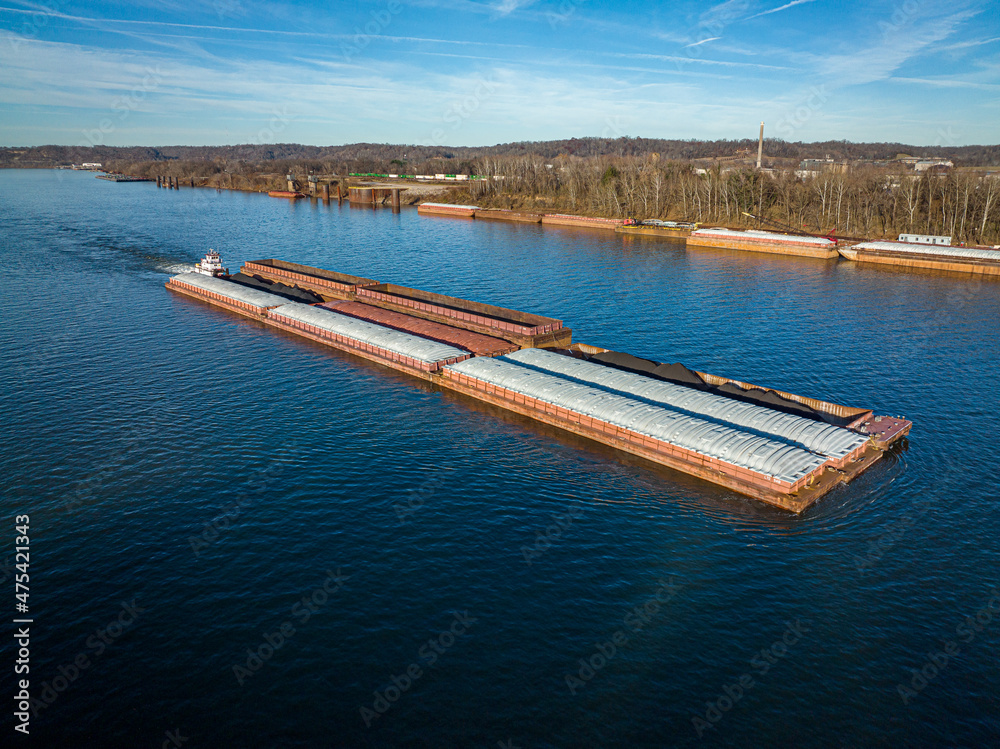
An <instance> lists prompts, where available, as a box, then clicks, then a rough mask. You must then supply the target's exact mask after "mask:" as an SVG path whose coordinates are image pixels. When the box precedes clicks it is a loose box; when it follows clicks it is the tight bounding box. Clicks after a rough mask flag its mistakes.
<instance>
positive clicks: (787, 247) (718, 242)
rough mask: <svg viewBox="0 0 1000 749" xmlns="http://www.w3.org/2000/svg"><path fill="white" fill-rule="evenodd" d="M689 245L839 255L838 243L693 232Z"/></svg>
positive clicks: (826, 257) (820, 256)
mask: <svg viewBox="0 0 1000 749" xmlns="http://www.w3.org/2000/svg"><path fill="white" fill-rule="evenodd" d="M685 241H686V243H687V246H688V247H701V248H706V249H715V250H720V249H721V250H739V251H740V252H763V253H766V254H769V255H798V256H800V257H813V258H819V259H821V260H832V259H833V258H836V257H838V255H839V254H840V253H838V252H837V247H836V245H834V246H832V247H828V248H827V247H811V246H809V245H800V244H795V243H792V242H789V243H778V242H768V241H758V240H750V239H736V238H724V237H699V236H697V235H696V234H691V235H690V236H689V237H688V238H687V239H686V240H685Z"/></svg>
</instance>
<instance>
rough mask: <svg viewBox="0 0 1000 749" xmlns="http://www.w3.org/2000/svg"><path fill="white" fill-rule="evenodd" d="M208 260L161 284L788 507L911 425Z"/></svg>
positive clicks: (498, 315) (274, 270) (562, 331)
mask: <svg viewBox="0 0 1000 749" xmlns="http://www.w3.org/2000/svg"><path fill="white" fill-rule="evenodd" d="M203 265H205V264H203ZM207 265H208V267H210V268H212V269H213V270H212V272H211V273H205V272H204V270H201V271H200V272H190V273H181V274H179V275H177V276H174V277H173V278H171V279H170V280H169V281H168V282H167V284H166V286H167V288H168V289H170V290H172V291H175V292H177V293H180V294H183V295H186V296H188V297H192V298H194V299H198V300H201V301H203V302H207V303H209V304H212V305H215V306H217V307H221V308H223V309H226V310H229V311H230V312H234V313H236V314H240V315H243V316H245V317H248V318H251V319H254V320H258V321H260V322H262V323H264V324H265V325H269V326H271V327H275V328H279V329H281V330H285V331H287V332H289V333H294V334H295V335H299V336H302V337H305V338H309V339H310V340H313V341H317V342H319V343H323V344H325V345H327V346H331V347H332V348H336V349H338V350H340V351H344V352H347V353H351V354H354V355H356V356H359V357H361V358H364V359H368V360H369V361H373V362H377V363H379V364H382V365H384V366H387V367H391V368H393V369H396V370H398V371H401V372H406V373H408V374H410V375H413V376H415V377H419V378H421V379H424V380H427V381H431V382H434V383H437V384H438V385H440V386H442V387H445V388H448V389H451V390H453V391H456V392H459V393H463V394H465V395H467V396H470V397H472V398H475V399H477V400H480V401H485V402H488V403H491V404H494V405H496V406H499V407H502V408H504V409H507V410H509V411H513V412H516V413H519V414H522V415H524V416H528V417H530V418H532V419H535V420H537V421H540V422H544V423H546V424H550V425H552V426H555V427H558V428H560V429H563V430H565V431H568V432H572V433H574V434H577V435H580V436H583V437H587V438H589V439H592V440H594V441H596V442H601V443H603V444H606V445H610V446H612V447H615V448H617V449H620V450H623V451H625V452H628V453H631V454H633V455H637V456H640V457H643V458H645V459H648V460H650V461H653V462H655V463H658V464H660V465H663V466H667V467H669V468H673V469H676V470H679V471H682V472H684V473H687V474H691V475H694V476H697V477H699V478H702V479H705V480H707V481H711V482H713V483H715V484H719V485H722V486H725V487H727V488H729V489H732V490H734V491H737V492H739V493H741V494H745V495H748V496H751V497H754V498H756V499H758V500H761V501H763V502H766V503H768V504H771V505H774V506H776V507H780V508H782V509H785V510H789V511H792V512H801V511H803V510H804V509H806V508H807V507H809V506H810V505H811V504H813V503H814V502H816V501H817V500H818V499H819V498H820V497H822V496H823V495H825V494H826V493H828V492H829V491H831V490H832V489H834V488H835V487H836V486H838V485H840V484H841V483H844V482H847V481H850V480H851V479H853V478H854V477H856V476H857V475H859V474H860V473H861V472H863V471H864V470H866V469H867V468H869V467H870V466H871V465H872V464H874V463H875V462H876V461H878V460H879V458H881V457H882V456H883V455H884V453H885V452H886V451H887V450H888V449H889V448H890V447H891V445H893V444H894V443H896V442H898V441H900V440H902V439H903V438H904V437H905V436H906V435H907V434H908V433H909V431H910V427H911V423H910V422H909V421H906V420H905V419H900V418H893V417H886V416H875V415H874V414H873V412H872V411H871V410H870V409H863V408H851V407H847V406H841V405H837V404H833V403H828V402H824V401H821V400H816V399H812V398H806V397H803V396H797V395H793V394H790V393H784V392H779V391H775V390H771V389H767V388H760V387H757V386H754V385H750V384H748V383H744V382H738V381H736V380H731V379H728V378H725V377H719V376H716V375H710V374H707V373H702V372H696V371H693V370H689V369H687V368H686V367H684V366H682V365H680V364H659V363H657V362H651V361H648V360H645V359H639V358H637V357H633V356H630V355H628V354H623V353H619V352H614V351H609V350H608V349H604V348H600V347H595V346H589V345H586V344H581V343H573V342H572V331H571V330H570V329H569V328H566V327H564V326H563V323H562V321H561V320H557V319H554V318H549V317H543V316H540V315H534V314H531V313H527V312H519V311H516V310H510V309H506V308H503V307H496V306H493V305H488V304H482V303H479V302H472V301H469V300H465V299H458V298H455V297H448V296H444V295H442V294H435V293H432V292H427V291H421V290H418V289H410V288H407V287H403V286H397V285H394V284H387V283H379V282H377V281H375V280H373V279H366V278H362V277H359V276H351V275H347V274H341V273H336V272H333V271H327V270H323V269H320V268H312V267H310V266H305V265H299V264H297V263H289V262H286V261H281V260H274V259H271V260H259V261H254V262H248V263H246V264H244V266H243V268H242V269H241V271H240V273H237V274H233V275H228V274H226V273H223V272H221V271H222V269H221V262H218V261H217V260H216V258H215V257H213V258H211V262H209V263H208V264H207ZM201 267H202V266H199V268H201Z"/></svg>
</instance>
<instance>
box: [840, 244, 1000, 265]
mask: <svg viewBox="0 0 1000 749" xmlns="http://www.w3.org/2000/svg"><path fill="white" fill-rule="evenodd" d="M847 249H849V250H875V251H876V252H912V253H914V254H916V255H937V256H938V257H961V258H968V259H970V260H994V261H1000V250H981V249H979V248H978V247H949V246H946V245H933V244H913V243H911V242H862V243H861V244H856V245H852V246H851V247H848V248H847Z"/></svg>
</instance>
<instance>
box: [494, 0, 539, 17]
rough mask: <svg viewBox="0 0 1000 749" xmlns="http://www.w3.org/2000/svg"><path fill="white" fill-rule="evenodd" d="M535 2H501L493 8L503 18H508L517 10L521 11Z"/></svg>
mask: <svg viewBox="0 0 1000 749" xmlns="http://www.w3.org/2000/svg"><path fill="white" fill-rule="evenodd" d="M534 2H535V0H500V2H499V3H497V4H496V5H494V6H493V9H494V10H495V11H496V12H497V13H498V14H499V15H501V16H507V15H510V14H511V13H513V12H514V11H515V10H519V9H521V8H524V7H526V6H528V5H531V4H533V3H534Z"/></svg>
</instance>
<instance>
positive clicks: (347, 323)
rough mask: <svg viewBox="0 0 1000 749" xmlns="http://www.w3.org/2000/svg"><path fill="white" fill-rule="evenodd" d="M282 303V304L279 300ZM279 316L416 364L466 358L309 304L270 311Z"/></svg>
mask: <svg viewBox="0 0 1000 749" xmlns="http://www.w3.org/2000/svg"><path fill="white" fill-rule="evenodd" d="M282 301H284V300H282ZM275 315H281V316H282V317H287V318H289V319H291V320H297V321H299V322H301V323H305V324H306V325H314V326H316V327H317V328H322V329H323V330H327V331H329V332H331V333H336V334H338V335H342V336H344V337H346V338H352V339H354V340H356V341H360V342H362V343H367V344H369V345H371V346H377V347H378V348H381V349H385V350H386V351H392V352H393V353H396V354H399V355H400V356H408V357H410V358H411V359H416V360H417V361H422V362H426V363H429V364H434V363H437V362H441V361H448V360H449V359H461V358H465V357H467V356H469V352H468V351H463V350H462V349H459V348H455V347H454V346H449V345H447V344H445V343H438V342H437V341H432V340H430V339H429V338H421V337H420V336H416V335H412V334H410V333H403V332H402V331H399V330H393V329H392V328H386V327H384V326H382V325H376V324H375V323H372V322H366V321H364V320H358V319H357V318H354V317H348V316H347V315H341V314H340V313H338V312H334V311H333V310H329V309H324V308H321V307H311V306H309V305H308V304H299V303H298V302H291V303H289V304H284V305H282V306H281V307H278V308H277V309H274V310H271V312H270V313H269V316H271V317H273V316H275Z"/></svg>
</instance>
